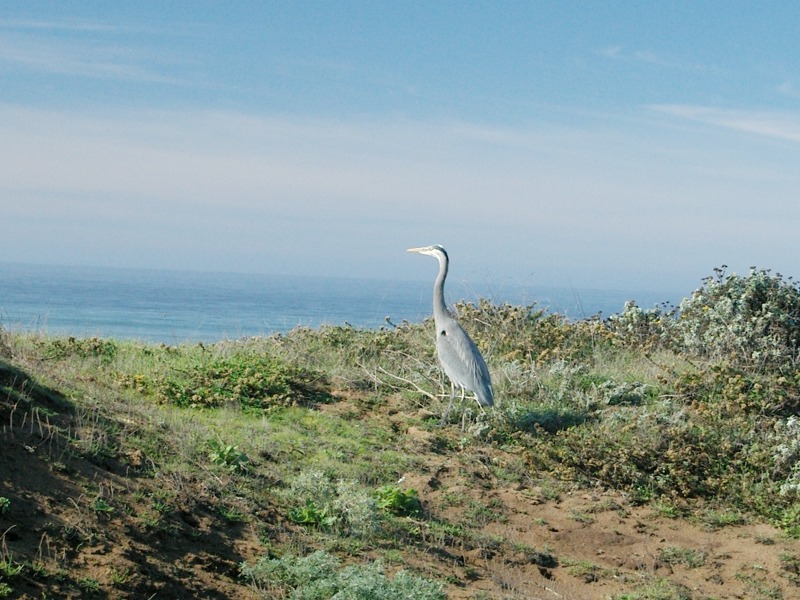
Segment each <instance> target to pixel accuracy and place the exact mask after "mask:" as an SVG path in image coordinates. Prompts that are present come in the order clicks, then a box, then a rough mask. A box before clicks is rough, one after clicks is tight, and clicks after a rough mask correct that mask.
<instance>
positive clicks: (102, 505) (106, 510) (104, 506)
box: [92, 496, 114, 515]
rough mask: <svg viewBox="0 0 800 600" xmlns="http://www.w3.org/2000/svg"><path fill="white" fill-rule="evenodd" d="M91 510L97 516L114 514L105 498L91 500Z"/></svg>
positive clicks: (112, 508)
mask: <svg viewBox="0 0 800 600" xmlns="http://www.w3.org/2000/svg"><path fill="white" fill-rule="evenodd" d="M92 510H93V511H94V512H96V513H98V514H104V515H109V514H111V513H113V512H114V507H113V506H111V505H110V504H109V503H108V502H107V501H106V500H105V498H102V497H100V496H98V497H96V498H95V499H94V500H92Z"/></svg>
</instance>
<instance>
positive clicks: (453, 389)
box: [439, 381, 456, 425]
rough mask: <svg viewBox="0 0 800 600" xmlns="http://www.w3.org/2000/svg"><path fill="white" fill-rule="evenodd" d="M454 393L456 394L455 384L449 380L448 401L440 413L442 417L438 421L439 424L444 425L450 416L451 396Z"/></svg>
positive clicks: (453, 395)
mask: <svg viewBox="0 0 800 600" xmlns="http://www.w3.org/2000/svg"><path fill="white" fill-rule="evenodd" d="M455 395H456V386H455V384H454V383H453V382H452V381H451V382H450V402H448V403H447V409H446V410H445V411H444V414H443V415H442V419H441V421H439V425H444V424H445V423H447V418H448V417H449V416H450V409H452V408H453V398H454V397H455Z"/></svg>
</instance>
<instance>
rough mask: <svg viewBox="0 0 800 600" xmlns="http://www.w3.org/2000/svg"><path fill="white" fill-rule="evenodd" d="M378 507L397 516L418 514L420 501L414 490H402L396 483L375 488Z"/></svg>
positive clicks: (420, 507) (420, 506)
mask: <svg viewBox="0 0 800 600" xmlns="http://www.w3.org/2000/svg"><path fill="white" fill-rule="evenodd" d="M374 495H375V500H376V502H377V504H378V508H380V509H382V510H385V511H387V512H390V513H392V514H393V515H396V516H399V517H413V516H418V515H419V514H420V513H421V512H422V503H421V502H420V501H419V494H417V491H416V490H402V489H400V488H399V487H397V486H396V485H384V486H382V487H380V488H378V489H377V490H375V493H374Z"/></svg>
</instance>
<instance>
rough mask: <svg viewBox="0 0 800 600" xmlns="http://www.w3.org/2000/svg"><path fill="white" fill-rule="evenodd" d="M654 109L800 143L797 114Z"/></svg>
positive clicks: (674, 107) (702, 108)
mask: <svg viewBox="0 0 800 600" xmlns="http://www.w3.org/2000/svg"><path fill="white" fill-rule="evenodd" d="M650 109H651V110H654V111H656V112H660V113H663V114H667V115H671V116H674V117H680V118H682V119H688V120H691V121H697V122H700V123H706V124H708V125H715V126H717V127H724V128H726V129H733V130H735V131H743V132H746V133H755V134H758V135H764V136H768V137H772V138H778V139H782V140H788V141H791V142H800V115H798V114H796V113H785V112H764V111H744V110H730V109H722V108H713V107H706V106H693V105H686V104H656V105H652V106H650Z"/></svg>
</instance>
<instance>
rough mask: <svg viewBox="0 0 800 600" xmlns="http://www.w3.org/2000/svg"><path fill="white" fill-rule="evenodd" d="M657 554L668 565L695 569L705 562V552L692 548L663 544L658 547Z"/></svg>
mask: <svg viewBox="0 0 800 600" xmlns="http://www.w3.org/2000/svg"><path fill="white" fill-rule="evenodd" d="M658 556H659V558H660V559H661V560H662V561H663V562H665V563H667V564H669V565H684V566H686V567H689V568H690V569H696V568H698V567H702V566H703V565H705V564H706V553H705V552H703V551H701V550H695V549H694V548H681V547H679V546H665V547H663V548H659V551H658Z"/></svg>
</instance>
